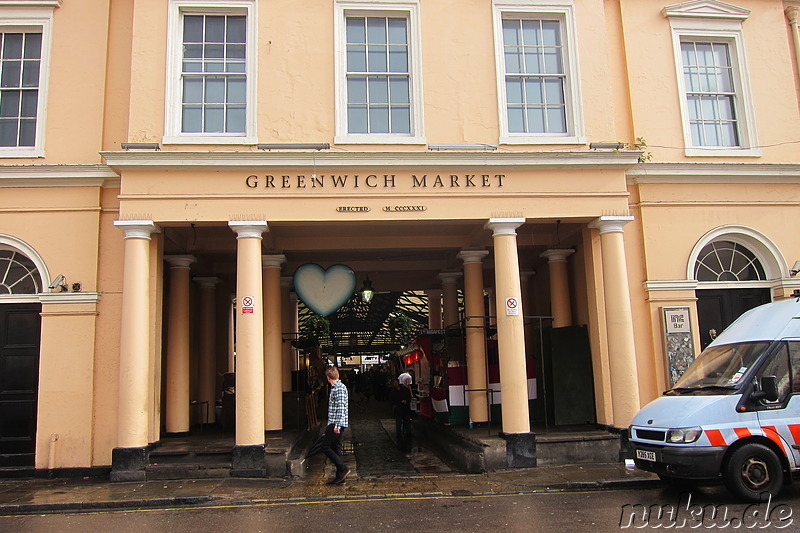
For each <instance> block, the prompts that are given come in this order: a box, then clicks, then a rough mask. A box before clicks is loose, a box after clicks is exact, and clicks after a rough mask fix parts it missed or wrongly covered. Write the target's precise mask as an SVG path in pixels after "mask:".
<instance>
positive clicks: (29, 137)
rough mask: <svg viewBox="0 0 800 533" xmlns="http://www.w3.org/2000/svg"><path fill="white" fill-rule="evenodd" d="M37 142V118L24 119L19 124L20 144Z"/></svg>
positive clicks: (29, 144)
mask: <svg viewBox="0 0 800 533" xmlns="http://www.w3.org/2000/svg"><path fill="white" fill-rule="evenodd" d="M35 144H36V120H31V119H22V120H20V124H19V145H20V146H34V145H35Z"/></svg>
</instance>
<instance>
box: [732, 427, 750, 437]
mask: <svg viewBox="0 0 800 533" xmlns="http://www.w3.org/2000/svg"><path fill="white" fill-rule="evenodd" d="M733 431H735V432H736V436H737V437H739V438H740V439H743V438H745V437H749V436H750V435H752V433H750V430H749V429H747V428H733Z"/></svg>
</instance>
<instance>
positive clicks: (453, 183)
mask: <svg viewBox="0 0 800 533" xmlns="http://www.w3.org/2000/svg"><path fill="white" fill-rule="evenodd" d="M505 177H506V175H505V174H435V175H434V174H411V175H410V176H407V180H408V182H409V183H410V185H411V187H412V188H414V189H472V188H475V189H477V188H488V187H498V188H499V187H502V186H503V180H504V179H505ZM397 182H398V179H397V175H396V174H382V175H378V174H367V175H360V174H319V175H317V174H312V175H310V176H307V175H305V174H295V175H289V174H283V175H279V176H276V175H272V174H266V175H261V176H259V175H256V174H251V175H249V176H247V177H246V178H245V180H244V183H245V185H246V186H247V188H249V189H259V188H260V189H325V188H328V189H343V188H352V189H360V188H367V189H379V188H380V189H393V188H395V187H397Z"/></svg>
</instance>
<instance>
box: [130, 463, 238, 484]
mask: <svg viewBox="0 0 800 533" xmlns="http://www.w3.org/2000/svg"><path fill="white" fill-rule="evenodd" d="M145 473H146V475H147V479H148V481H149V480H168V479H217V478H227V477H230V476H231V465H230V463H228V464H222V463H218V464H196V463H195V464H192V463H173V464H157V465H149V466H148V467H147V468H146V469H145Z"/></svg>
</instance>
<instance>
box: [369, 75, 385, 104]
mask: <svg viewBox="0 0 800 533" xmlns="http://www.w3.org/2000/svg"><path fill="white" fill-rule="evenodd" d="M368 83H369V102H370V103H371V104H386V103H388V102H389V80H388V79H387V78H385V77H383V76H370V77H369V82H368Z"/></svg>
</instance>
